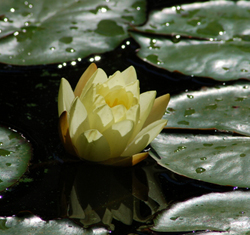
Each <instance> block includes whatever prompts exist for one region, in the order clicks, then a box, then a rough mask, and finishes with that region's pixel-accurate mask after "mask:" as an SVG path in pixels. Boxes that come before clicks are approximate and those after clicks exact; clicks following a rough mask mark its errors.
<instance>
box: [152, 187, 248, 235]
mask: <svg viewBox="0 0 250 235" xmlns="http://www.w3.org/2000/svg"><path fill="white" fill-rule="evenodd" d="M249 200H250V193H249V192H230V193H210V194H207V195H203V196H201V197H197V198H192V199H190V200H187V201H185V202H179V203H176V204H175V205H173V206H172V207H170V208H169V209H168V210H166V211H164V212H163V213H161V214H159V215H158V216H157V217H156V218H155V220H154V223H155V224H154V226H153V227H152V229H153V230H155V231H160V232H174V231H181V232H184V231H193V230H209V231H210V232H209V231H207V233H205V232H204V233H202V232H201V233H198V234H217V233H215V231H224V232H225V233H219V234H235V235H236V234H237V235H243V234H244V235H245V234H249V232H250V219H249V217H250V206H249ZM212 231H214V232H212Z"/></svg>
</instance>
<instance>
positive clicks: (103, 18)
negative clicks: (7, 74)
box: [0, 0, 146, 65]
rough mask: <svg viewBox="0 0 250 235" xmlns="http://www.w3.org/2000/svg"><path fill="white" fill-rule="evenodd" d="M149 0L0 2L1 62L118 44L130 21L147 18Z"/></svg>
mask: <svg viewBox="0 0 250 235" xmlns="http://www.w3.org/2000/svg"><path fill="white" fill-rule="evenodd" d="M145 3H146V1H145V0H140V1H137V0H128V1H118V0H115V1H114V0H113V1H103V0H93V1H75V0H54V1H50V0H44V1H35V0H31V1H15V0H9V1H4V2H2V3H1V9H0V15H2V16H3V17H2V18H1V20H0V51H1V54H0V55H1V57H0V62H4V63H10V64H19V65H31V64H44V63H56V62H65V61H70V60H77V59H78V58H83V57H86V56H88V55H90V54H92V53H102V52H105V51H109V50H112V49H114V48H115V47H116V46H118V45H119V43H120V42H121V41H122V40H124V39H125V38H127V37H128V34H127V27H128V25H129V23H132V24H141V23H143V22H144V20H145Z"/></svg>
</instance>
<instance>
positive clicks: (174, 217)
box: [170, 216, 180, 220]
mask: <svg viewBox="0 0 250 235" xmlns="http://www.w3.org/2000/svg"><path fill="white" fill-rule="evenodd" d="M179 217H180V216H173V217H170V219H171V220H177V219H178V218H179Z"/></svg>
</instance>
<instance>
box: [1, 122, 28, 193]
mask: <svg viewBox="0 0 250 235" xmlns="http://www.w3.org/2000/svg"><path fill="white" fill-rule="evenodd" d="M31 148H32V147H31V144H30V143H29V141H28V140H27V139H25V138H24V137H23V136H22V135H21V134H20V133H18V132H17V131H15V130H12V129H9V128H6V127H2V126H0V191H2V190H4V189H5V188H7V187H10V186H11V185H12V184H14V183H16V182H17V181H18V180H19V179H20V177H21V176H22V175H23V174H24V173H25V171H26V170H27V168H28V165H29V161H30V159H31V157H32V149H31Z"/></svg>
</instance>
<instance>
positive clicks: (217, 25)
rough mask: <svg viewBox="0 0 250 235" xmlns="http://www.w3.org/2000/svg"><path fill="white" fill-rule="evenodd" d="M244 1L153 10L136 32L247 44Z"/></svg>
mask: <svg viewBox="0 0 250 235" xmlns="http://www.w3.org/2000/svg"><path fill="white" fill-rule="evenodd" d="M249 18H250V4H249V2H247V1H237V2H235V1H208V2H204V3H192V4H183V5H181V6H173V7H170V8H164V9H162V10H154V11H152V12H151V14H150V16H149V21H148V22H147V23H146V24H145V25H143V26H140V27H137V28H136V29H137V30H140V31H144V32H150V33H154V34H163V35H166V34H176V35H185V36H193V37H199V38H212V39H215V40H221V39H223V40H229V39H233V40H235V41H237V40H238V41H241V40H247V41H249V40H250V35H249Z"/></svg>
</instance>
